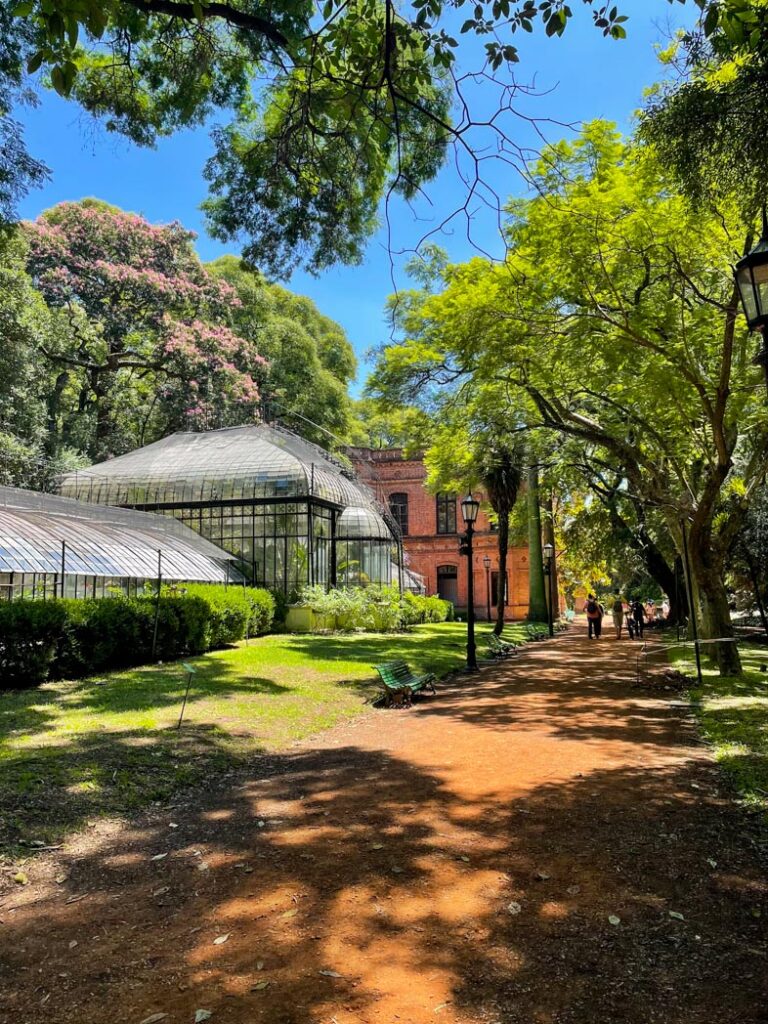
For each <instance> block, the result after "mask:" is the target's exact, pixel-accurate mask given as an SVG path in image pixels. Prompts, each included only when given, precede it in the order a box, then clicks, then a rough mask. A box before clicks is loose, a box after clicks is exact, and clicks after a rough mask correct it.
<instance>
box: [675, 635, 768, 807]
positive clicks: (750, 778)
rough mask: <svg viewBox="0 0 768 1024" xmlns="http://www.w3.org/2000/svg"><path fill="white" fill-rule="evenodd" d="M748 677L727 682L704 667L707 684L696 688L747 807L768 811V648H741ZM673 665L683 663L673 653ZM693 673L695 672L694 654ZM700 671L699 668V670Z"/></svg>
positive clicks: (707, 729)
mask: <svg viewBox="0 0 768 1024" xmlns="http://www.w3.org/2000/svg"><path fill="white" fill-rule="evenodd" d="M739 651H740V652H741V659H742V664H743V667H744V674H743V676H742V677H741V678H733V677H724V678H721V677H720V676H719V675H718V673H717V671H716V670H715V669H713V668H710V667H708V665H707V663H706V661H705V662H704V663H703V665H702V668H703V676H704V686H703V687H702V688H701V689H699V688H698V686H696V687H694V688H693V689H692V690H691V697H692V699H693V701H694V706H695V708H696V712H697V714H698V717H699V723H700V728H701V732H702V734H703V736H704V738H705V739H706V740H707V742H708V743H709V744H711V746H712V748H713V750H714V753H715V757H716V758H717V760H718V762H719V763H720V764H721V765H722V767H723V770H724V772H725V774H726V775H727V777H728V779H729V781H730V782H731V784H732V786H733V787H734V789H735V790H736V792H737V793H738V794H739V797H740V799H742V800H743V801H744V802H745V803H746V804H747V805H749V806H751V807H754V808H758V809H761V810H763V811H765V812H768V673H767V672H764V671H761V669H760V666H761V665H762V666H766V667H767V668H768V648H765V647H758V646H756V645H753V644H739ZM671 653H672V656H673V661H675V662H676V663H677V664H679V665H680V666H681V668H682V659H681V657H680V656H679V655H677V656H676V654H675V649H674V648H673V649H672V652H671ZM685 670H686V672H687V674H691V671H692V665H691V656H690V654H689V655H688V659H687V665H686V666H685ZM693 671H694V673H695V669H694V670H693Z"/></svg>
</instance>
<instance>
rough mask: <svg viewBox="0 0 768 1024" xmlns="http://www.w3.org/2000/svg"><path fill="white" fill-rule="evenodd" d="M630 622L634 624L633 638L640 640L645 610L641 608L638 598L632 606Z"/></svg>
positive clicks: (643, 627) (641, 604) (641, 603)
mask: <svg viewBox="0 0 768 1024" xmlns="http://www.w3.org/2000/svg"><path fill="white" fill-rule="evenodd" d="M632 620H633V622H634V624H635V637H636V638H637V639H638V640H642V639H643V631H644V629H645V608H643V602H642V601H641V600H640V598H637V599H636V600H635V601H634V603H633V604H632Z"/></svg>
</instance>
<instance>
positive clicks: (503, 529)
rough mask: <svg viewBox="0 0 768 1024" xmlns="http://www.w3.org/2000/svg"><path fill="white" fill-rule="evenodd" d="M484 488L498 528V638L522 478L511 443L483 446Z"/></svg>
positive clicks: (495, 629) (496, 441) (502, 620)
mask: <svg viewBox="0 0 768 1024" xmlns="http://www.w3.org/2000/svg"><path fill="white" fill-rule="evenodd" d="M480 474H481V479H482V482H483V487H484V488H485V491H486V493H487V495H488V501H489V502H490V504H491V508H492V509H493V511H494V512H495V513H496V517H497V520H498V524H499V573H498V580H497V591H496V625H495V626H494V627H493V631H494V633H495V634H496V635H497V636H499V635H500V634H501V631H502V630H503V629H504V606H505V604H506V597H507V595H506V584H507V549H508V547H509V516H510V514H511V512H512V509H513V508H514V507H515V502H516V501H517V494H518V491H519V490H520V482H521V479H522V474H521V471H520V452H519V451H518V449H517V448H516V447H515V446H514V444H510V443H509V442H504V441H500V440H498V439H496V440H495V441H493V442H491V443H488V444H486V445H484V446H483V451H482V455H481V463H480Z"/></svg>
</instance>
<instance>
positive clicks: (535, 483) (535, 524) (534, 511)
mask: <svg viewBox="0 0 768 1024" xmlns="http://www.w3.org/2000/svg"><path fill="white" fill-rule="evenodd" d="M527 500H528V621H529V622H546V621H547V599H546V597H545V593H546V591H545V588H544V560H543V558H542V554H541V508H540V505H539V467H538V466H531V467H530V468H529V470H528V494H527Z"/></svg>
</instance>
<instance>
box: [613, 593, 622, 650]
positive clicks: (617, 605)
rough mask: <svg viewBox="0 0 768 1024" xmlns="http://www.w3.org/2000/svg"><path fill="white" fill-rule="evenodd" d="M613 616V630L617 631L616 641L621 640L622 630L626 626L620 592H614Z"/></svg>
mask: <svg viewBox="0 0 768 1024" xmlns="http://www.w3.org/2000/svg"><path fill="white" fill-rule="evenodd" d="M611 615H612V616H613V628H614V629H615V630H616V639H617V640H621V630H622V627H623V625H624V602H623V601H622V600H621V597H620V595H619V592H618V590H614V592H613V606H612V608H611Z"/></svg>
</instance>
